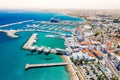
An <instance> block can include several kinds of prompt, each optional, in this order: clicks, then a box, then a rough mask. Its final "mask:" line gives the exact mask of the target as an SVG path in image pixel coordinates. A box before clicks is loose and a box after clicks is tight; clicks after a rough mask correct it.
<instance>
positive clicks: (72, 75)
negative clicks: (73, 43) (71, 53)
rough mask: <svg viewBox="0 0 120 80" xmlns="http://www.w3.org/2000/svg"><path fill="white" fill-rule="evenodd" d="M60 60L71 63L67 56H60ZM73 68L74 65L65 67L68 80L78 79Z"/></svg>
mask: <svg viewBox="0 0 120 80" xmlns="http://www.w3.org/2000/svg"><path fill="white" fill-rule="evenodd" d="M61 58H62V59H63V60H64V62H67V63H72V62H71V61H70V59H69V57H68V56H65V55H63V56H61ZM73 66H74V64H68V65H67V66H66V68H67V72H68V74H69V76H70V80H79V77H78V76H77V74H76V70H75V68H74V67H73Z"/></svg>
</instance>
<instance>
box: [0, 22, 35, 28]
mask: <svg viewBox="0 0 120 80" xmlns="http://www.w3.org/2000/svg"><path fill="white" fill-rule="evenodd" d="M33 21H34V20H25V21H20V22H15V23H10V24H5V25H1V26H0V28H2V27H8V26H12V25H16V24H22V23H26V22H33Z"/></svg>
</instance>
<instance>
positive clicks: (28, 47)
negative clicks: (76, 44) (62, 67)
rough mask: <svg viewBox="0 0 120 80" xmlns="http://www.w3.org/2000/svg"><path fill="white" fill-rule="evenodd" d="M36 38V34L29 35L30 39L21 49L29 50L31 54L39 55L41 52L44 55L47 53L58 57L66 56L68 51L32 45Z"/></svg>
mask: <svg viewBox="0 0 120 80" xmlns="http://www.w3.org/2000/svg"><path fill="white" fill-rule="evenodd" d="M37 36H38V34H37V33H33V34H32V35H31V37H30V38H29V39H28V41H27V42H26V43H25V44H24V46H23V49H25V50H29V51H31V52H32V53H33V52H35V51H37V52H38V53H39V54H40V53H41V52H45V53H46V55H48V54H49V53H54V54H58V55H63V54H68V51H66V50H65V49H60V48H55V49H52V48H50V47H46V46H37V45H34V44H35V43H36V41H37V40H38V38H37Z"/></svg>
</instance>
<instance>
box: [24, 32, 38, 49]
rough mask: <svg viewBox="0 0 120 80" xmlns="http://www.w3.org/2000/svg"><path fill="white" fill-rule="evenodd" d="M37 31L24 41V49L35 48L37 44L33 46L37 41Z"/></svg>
mask: <svg viewBox="0 0 120 80" xmlns="http://www.w3.org/2000/svg"><path fill="white" fill-rule="evenodd" d="M37 35H38V34H37V33H34V34H32V36H31V37H30V38H29V40H28V41H27V42H26V43H25V45H24V46H23V49H26V50H34V49H36V48H37V46H33V44H34V43H36V41H37Z"/></svg>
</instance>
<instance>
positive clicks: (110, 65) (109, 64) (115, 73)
mask: <svg viewBox="0 0 120 80" xmlns="http://www.w3.org/2000/svg"><path fill="white" fill-rule="evenodd" d="M103 58H104V60H105V62H106V64H107V65H108V66H109V68H110V70H111V72H113V74H114V75H115V76H116V77H118V78H119V79H118V80H120V77H119V74H118V73H117V71H116V70H115V68H114V67H113V66H112V64H111V63H110V61H109V60H108V59H107V57H106V56H103Z"/></svg>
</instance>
